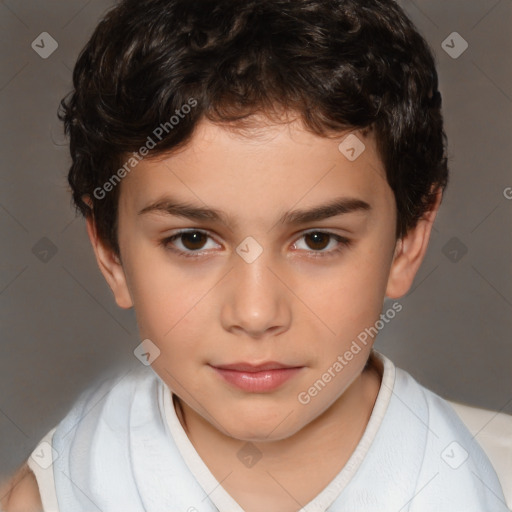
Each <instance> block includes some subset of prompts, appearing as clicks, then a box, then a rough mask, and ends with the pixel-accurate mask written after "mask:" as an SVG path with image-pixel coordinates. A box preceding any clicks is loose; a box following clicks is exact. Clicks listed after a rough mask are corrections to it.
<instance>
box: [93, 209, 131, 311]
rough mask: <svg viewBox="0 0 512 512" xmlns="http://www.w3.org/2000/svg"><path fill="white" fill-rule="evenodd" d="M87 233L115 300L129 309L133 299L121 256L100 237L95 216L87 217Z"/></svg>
mask: <svg viewBox="0 0 512 512" xmlns="http://www.w3.org/2000/svg"><path fill="white" fill-rule="evenodd" d="M86 224H87V234H88V235H89V240H90V241H91V245H92V247H93V249H94V254H95V256H96V262H97V263H98V267H99V269H100V271H101V273H102V274H103V277H104V278H105V280H106V281H107V283H108V285H109V287H110V289H111V290H112V293H113V294H114V298H115V301H116V303H117V305H118V306H119V307H120V308H123V309H129V308H131V307H132V306H133V300H132V297H131V295H130V291H129V289H128V284H127V282H126V275H125V272H124V269H123V265H122V263H121V261H120V259H119V257H118V256H117V255H116V254H115V253H114V251H113V250H112V249H111V248H110V247H108V246H107V245H106V244H105V243H104V242H103V241H102V240H100V238H99V237H98V233H97V230H96V224H95V222H94V216H93V215H92V214H91V215H89V216H88V217H87V218H86Z"/></svg>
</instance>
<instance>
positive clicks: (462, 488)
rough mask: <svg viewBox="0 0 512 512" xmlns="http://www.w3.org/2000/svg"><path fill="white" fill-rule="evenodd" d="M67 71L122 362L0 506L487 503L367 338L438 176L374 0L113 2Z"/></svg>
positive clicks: (443, 180) (426, 404) (435, 134)
mask: <svg viewBox="0 0 512 512" xmlns="http://www.w3.org/2000/svg"><path fill="white" fill-rule="evenodd" d="M73 79H74V88H75V90H74V92H73V94H72V96H71V97H70V98H68V99H66V100H63V102H62V113H61V118H62V119H63V121H64V122H65V127H66V131H67V133H68V134H69V135H70V142H71V154H72V157H73V163H72V166H71V169H70V171H69V183H70V185H71V188H72V191H73V198H74V200H75V203H76V205H77V208H78V209H79V210H80V211H81V212H82V213H83V214H84V215H85V217H86V220H87V230H88V233H89V237H90V240H91V243H92V245H93V249H94V251H95V255H96V258H97V262H98V265H99V267H100V270H101V272H102V273H103V275H104V277H105V279H106V280H107V282H108V284H109V286H110V288H111V289H112V292H113V294H114V297H115V300H116V302H117V304H118V305H119V306H120V307H122V308H131V307H134V309H135V312H136V316H137V323H138V326H139V331H140V336H141V339H142V340H144V341H143V342H142V344H141V346H140V347H138V348H137V349H136V351H135V352H136V355H138V357H139V358H140V359H141V361H142V362H143V363H144V364H143V365H141V366H140V369H138V370H135V371H130V372H127V374H125V375H123V376H121V377H120V378H117V379H107V380H105V381H103V382H101V383H99V384H97V385H96V386H94V387H92V386H91V387H90V388H89V389H88V390H86V391H85V392H84V393H83V394H82V395H81V397H80V399H79V400H77V402H76V403H75V404H74V406H73V407H72V409H71V410H70V412H69V413H68V414H67V415H66V417H65V418H64V419H63V420H62V421H61V422H60V423H59V424H58V425H57V426H56V428H55V429H52V431H51V432H49V433H48V435H47V436H45V438H44V440H45V441H46V442H47V443H49V444H48V445H46V446H49V445H51V446H52V447H53V449H54V450H55V454H54V456H53V457H52V460H53V464H51V465H49V467H47V468H45V469H43V468H41V467H40V466H38V465H37V464H35V463H34V462H33V459H29V461H28V464H29V467H30V470H32V472H33V473H31V472H30V471H28V470H27V468H26V467H24V468H22V471H25V472H26V475H25V476H24V478H22V479H21V480H20V481H21V483H20V484H19V485H18V486H16V487H14V490H13V491H12V492H11V497H10V498H9V500H8V501H7V503H5V504H4V508H6V510H7V511H8V512H12V511H14V510H16V509H17V508H16V507H18V509H20V510H21V509H22V507H25V508H23V510H28V509H30V510H37V509H38V507H39V508H41V507H43V508H44V510H45V511H50V510H51V511H54V510H58V511H60V512H67V511H72V512H79V511H89V510H102V511H104V512H112V511H120V512H121V511H122V512H131V511H133V512H135V511H137V512H139V511H144V510H146V511H148V512H160V511H162V512H163V511H171V512H180V511H189V512H194V511H215V510H220V511H222V512H241V511H247V512H277V511H279V512H296V511H299V510H300V511H308V512H316V511H318V512H320V511H326V510H329V511H336V512H342V511H343V512H345V511H347V512H348V511H361V512H363V511H364V512H370V511H386V512H388V511H406V510H407V511H411V512H420V511H421V512H426V511H429V512H433V511H435V512H443V511H446V512H458V511H460V512H462V511H464V512H473V511H474V512H477V511H478V512H484V511H485V512H490V511H492V512H501V511H506V510H507V508H506V506H505V504H504V501H505V500H504V497H503V493H502V490H501V488H500V485H499V482H498V479H497V476H496V474H495V472H494V470H493V468H492V466H491V464H490V462H489V460H488V459H487V457H486V456H485V454H484V453H483V451H482V449H481V448H480V447H479V446H478V444H477V443H476V441H475V440H474V439H473V438H472V437H471V435H470V434H469V432H468V431H467V430H466V428H465V427H464V425H463V424H462V423H461V421H460V420H459V419H458V417H457V416H456V414H455V413H454V411H453V410H452V409H451V408H450V406H449V405H448V404H447V403H446V402H445V401H444V400H443V399H441V398H440V397H438V396H437V395H435V394H434V393H432V392H431V391H429V390H427V389H425V388H424V387H422V386H421V385H420V384H418V383H417V382H416V381H415V380H414V379H413V378H412V377H411V376H410V375H409V374H407V373H406V372H405V371H403V370H400V369H399V368H396V367H395V366H394V365H393V363H392V362H391V361H390V360H389V359H387V358H386V357H385V356H383V355H382V354H379V353H377V352H375V351H373V350H372V345H373V342H374V340H375V336H376V333H377V332H378V330H379V329H380V328H381V326H380V325H381V324H382V325H383V323H384V322H388V321H390V319H392V318H393V316H395V315H396V314H398V313H399V312H400V310H401V308H402V306H401V305H400V303H399V302H396V301H395V302H393V304H392V305H391V306H387V309H386V311H385V313H384V314H381V313H382V306H383V300H384V299H385V298H388V299H398V298H400V297H402V296H403V295H404V294H406V293H407V291H408V290H409V289H410V287H411V284H412V282H413V279H414V276H415V274H416V272H417V271H418V268H419V266H420V264H421V261H422V259H423V257H424V255H425V252H426V249H427V245H428V240H429V236H430V231H431V228H432V224H433V222H434V219H435V216H436V213H437V211H438V209H439V205H440V202H441V197H442V192H443V190H444V188H445V187H446V184H447V180H448V173H447V162H446V151H445V149H446V148H445V142H446V141H445V135H444V132H443V123H442V116H441V110H440V108H441V97H440V94H439V91H438V88H437V87H438V83H437V74H436V70H435V64H434V60H433V57H432V54H431V52H430V50H429V48H428V46H427V44H426V42H425V41H424V40H423V39H422V37H421V36H420V35H419V34H418V33H417V32H416V31H415V29H414V27H413V25H412V24H411V22H410V21H409V20H408V19H407V17H406V16H405V15H404V13H403V12H402V10H401V9H400V8H399V7H398V6H397V5H396V4H395V3H394V2H393V1H392V0H365V1H355V0H293V1H287V0H257V1H255V0H244V1H241V0H216V1H206V0H202V1H195V2H190V0H144V1H141V0H137V1H135V0H124V1H122V2H120V3H119V4H118V5H117V7H116V8H114V9H113V10H112V11H111V12H109V13H108V14H107V15H106V17H105V18H104V19H103V20H102V21H101V23H100V24H99V26H98V27H97V29H96V31H95V33H94V34H93V36H92V37H91V39H90V41H89V42H88V44H87V46H86V47H85V49H84V51H83V52H82V54H81V56H80V58H79V60H78V62H77V65H76V67H75V71H74V75H73ZM446 450H448V453H449V457H451V458H456V459H457V461H458V463H457V464H453V463H451V464H449V463H448V462H447V458H446V456H444V455H443V454H445V453H446ZM20 503H22V504H21V505H20Z"/></svg>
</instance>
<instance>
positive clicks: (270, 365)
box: [214, 361, 296, 373]
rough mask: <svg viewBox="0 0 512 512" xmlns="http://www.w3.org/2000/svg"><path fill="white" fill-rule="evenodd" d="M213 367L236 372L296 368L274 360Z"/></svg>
mask: <svg viewBox="0 0 512 512" xmlns="http://www.w3.org/2000/svg"><path fill="white" fill-rule="evenodd" d="M214 368H218V369H219V370H234V371H237V372H249V373H255V372H261V371H264V370H280V369H281V368H296V367H295V366H291V365H286V364H281V363H277V362H275V361H269V362H267V363H262V364H258V365H254V364H251V363H234V364H223V365H215V366H214Z"/></svg>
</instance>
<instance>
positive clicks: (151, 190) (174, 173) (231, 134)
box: [120, 121, 393, 218]
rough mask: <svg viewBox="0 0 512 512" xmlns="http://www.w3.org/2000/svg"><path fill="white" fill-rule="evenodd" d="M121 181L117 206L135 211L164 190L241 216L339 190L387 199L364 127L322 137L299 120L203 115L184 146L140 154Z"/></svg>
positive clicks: (377, 203)
mask: <svg viewBox="0 0 512 512" xmlns="http://www.w3.org/2000/svg"><path fill="white" fill-rule="evenodd" d="M121 185H122V187H121V189H122V193H121V196H120V209H129V210H137V211H140V209H143V208H144V207H145V206H147V204H149V203H150V202H155V201H157V200H158V199H159V198H162V197H164V196H165V194H166V193H167V194H169V193H171V194H172V196H173V197H177V196H178V197H179V198H180V199H181V200H186V201H189V202H190V201H192V202H194V203H195V204H203V205H208V206H211V207H219V208H220V209H222V210H223V211H226V212H229V213H233V214H236V215H238V216H244V215H245V216H246V217H247V218H254V216H261V215H262V209H266V210H268V209H275V211H281V210H282V209H283V208H284V207H286V206H290V207H291V206H293V205H299V206H307V205H313V204H318V203H319V202H320V201H325V199H326V198H334V197H339V196H347V197H356V198H359V199H361V200H364V201H366V202H368V203H371V204H372V208H374V207H376V208H379V207H385V206H386V205H389V203H390V201H392V200H393V193H392V191H391V189H390V188H389V185H388V183H387V180H386V177H385V172H384V168H383V165H382V162H381V160H380V157H379V155H378V152H377V149H376V144H375V139H374V136H373V135H372V134H371V133H370V134H366V135H363V134H362V133H361V132H359V131H353V132H345V133H342V134H339V136H335V137H321V136H318V135H315V134H312V133H311V132H309V131H307V130H305V129H304V128H303V127H302V125H301V124H300V123H299V122H289V123H283V124H269V123H264V122H262V124H260V125H255V126H251V127H250V128H247V129H244V130H237V129H232V128H229V127H226V126H222V125H219V124H215V123H211V122H209V121H202V122H201V123H199V124H198V126H197V128H196V130H195V132H194V134H193V136H192V138H191V139H190V141H189V142H188V143H187V145H186V146H184V147H183V148H180V149H179V150H177V151H174V152H172V153H170V154H168V155H166V156H159V157H157V158H156V159H149V158H145V159H143V160H142V161H140V162H139V163H138V164H137V166H136V167H135V168H134V169H133V170H132V171H131V172H130V173H129V174H128V175H127V176H126V177H125V178H124V179H123V182H122V184H121Z"/></svg>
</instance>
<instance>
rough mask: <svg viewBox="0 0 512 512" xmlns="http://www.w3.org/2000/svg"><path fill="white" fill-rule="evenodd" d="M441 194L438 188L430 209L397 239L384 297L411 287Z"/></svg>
mask: <svg viewBox="0 0 512 512" xmlns="http://www.w3.org/2000/svg"><path fill="white" fill-rule="evenodd" d="M442 195H443V191H442V189H441V188H439V189H438V190H437V193H436V201H435V204H434V205H433V207H432V209H431V210H429V211H428V212H427V213H426V214H425V215H424V217H422V218H421V219H420V220H419V221H418V223H417V224H416V226H415V227H414V228H412V229H411V230H410V231H409V232H408V233H407V234H406V235H405V236H404V237H402V238H401V239H399V240H398V241H397V243H396V246H395V254H394V256H393V263H392V264H391V270H390V273H389V278H388V284H387V288H386V297H389V298H391V299H398V298H400V297H402V296H404V295H405V294H406V293H407V292H408V291H409V289H410V288H411V285H412V283H413V281H414V276H415V275H416V273H417V271H418V269H419V268H420V265H421V262H422V261H423V258H424V256H425V253H426V252H427V247H428V242H429V240H430V233H431V231H432V226H433V224H434V220H435V218H436V215H437V212H438V211H439V206H440V204H441V199H442Z"/></svg>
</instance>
